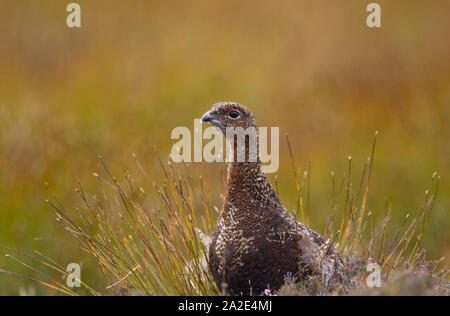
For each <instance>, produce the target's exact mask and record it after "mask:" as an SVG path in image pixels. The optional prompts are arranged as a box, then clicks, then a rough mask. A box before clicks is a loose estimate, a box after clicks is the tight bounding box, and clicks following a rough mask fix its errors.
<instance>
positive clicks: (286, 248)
mask: <svg viewBox="0 0 450 316" xmlns="http://www.w3.org/2000/svg"><path fill="white" fill-rule="evenodd" d="M202 121H204V122H209V123H211V124H212V125H214V126H215V127H217V128H218V129H220V130H221V131H222V133H224V134H225V135H227V131H229V128H234V129H237V128H239V127H241V128H242V129H240V130H248V128H253V129H254V130H256V129H257V126H256V122H255V119H254V118H253V115H252V113H251V112H250V111H249V110H248V109H247V108H246V107H245V106H243V105H240V104H238V103H232V102H223V103H217V104H214V105H213V107H212V109H211V110H210V111H208V112H207V113H205V114H204V115H203V117H202ZM229 135H230V134H229ZM234 137H235V136H233V141H234V140H235V139H234ZM227 138H229V137H227ZM256 142H257V136H256ZM232 143H234V144H233V147H234V150H233V153H234V154H233V158H234V159H233V161H232V162H230V163H229V166H228V176H227V191H226V197H225V201H224V203H223V206H222V210H221V212H220V215H219V218H218V221H217V224H216V227H215V229H214V231H213V234H212V236H211V245H210V247H209V256H208V257H209V266H210V269H211V272H212V275H213V277H214V281H215V282H216V284H217V285H218V287H219V289H225V291H226V292H227V293H229V294H230V295H249V294H254V295H259V294H262V293H263V291H264V290H266V289H270V290H272V291H273V290H278V289H279V288H280V287H281V286H282V285H283V283H284V280H285V277H286V276H288V275H291V276H293V277H296V278H297V279H298V278H301V277H302V276H305V275H307V274H311V273H320V274H322V275H323V276H324V279H325V280H326V282H331V281H335V280H341V279H342V278H343V262H342V259H341V257H340V256H339V254H338V253H337V251H336V250H335V249H334V248H333V247H332V245H331V244H330V242H329V241H328V240H326V239H325V238H323V237H322V236H321V235H319V234H318V233H316V232H315V231H314V230H312V229H311V228H309V227H307V226H305V225H304V224H302V223H300V222H298V221H297V220H296V219H295V218H294V217H293V216H292V215H291V214H290V213H289V212H288V211H287V210H286V208H285V207H284V206H283V204H282V203H281V202H280V199H279V198H278V196H277V195H276V193H275V191H274V189H273V188H272V186H271V184H270V183H269V181H268V180H267V178H266V176H265V175H264V173H263V171H262V170H261V164H260V160H259V156H258V154H257V155H256V156H257V158H256V159H249V158H250V156H251V154H250V152H249V147H250V148H251V146H249V144H250V137H247V138H245V142H244V145H243V146H245V148H244V152H245V159H244V161H242V159H238V158H239V157H237V152H239V147H238V146H239V141H234V142H232ZM257 147H258V146H256V148H257Z"/></svg>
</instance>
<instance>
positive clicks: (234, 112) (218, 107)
mask: <svg viewBox="0 0 450 316" xmlns="http://www.w3.org/2000/svg"><path fill="white" fill-rule="evenodd" d="M202 121H203V122H209V123H211V124H212V125H213V126H215V127H217V128H218V129H220V130H221V131H222V133H224V134H226V129H227V128H228V127H231V128H237V127H242V128H243V129H247V128H248V127H255V128H256V121H255V119H254V118H253V114H252V112H250V111H249V110H248V109H247V108H246V107H245V106H243V105H241V104H239V103H234V102H221V103H216V104H214V105H213V106H212V108H211V110H209V111H208V112H206V113H205V114H204V115H203V116H202Z"/></svg>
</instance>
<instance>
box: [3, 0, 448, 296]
mask: <svg viewBox="0 0 450 316" xmlns="http://www.w3.org/2000/svg"><path fill="white" fill-rule="evenodd" d="M68 3H69V1H47V0H41V1H20V0H19V1H0V36H1V41H0V244H2V245H5V246H8V247H11V248H13V249H18V250H20V251H23V252H26V253H33V252H34V251H39V252H42V253H45V254H46V255H47V256H49V257H50V258H53V259H55V260H57V261H58V262H60V263H62V264H64V265H66V264H68V263H70V262H81V263H82V264H83V270H82V271H83V275H82V277H83V279H84V281H85V282H87V283H89V284H90V285H92V286H93V287H94V288H100V289H103V288H104V287H105V282H104V280H103V277H102V275H101V273H100V270H99V269H98V268H97V266H96V263H95V261H94V260H92V259H90V258H88V257H85V256H80V253H79V251H77V250H74V248H71V247H70V246H66V245H64V244H61V243H58V242H54V241H47V240H36V238H48V239H52V240H66V241H71V239H70V236H69V235H68V234H67V233H66V232H65V231H64V230H63V228H62V227H60V225H59V224H58V223H57V222H56V220H55V212H54V211H53V210H52V209H51V208H50V207H49V206H48V205H47V204H46V203H45V200H46V199H49V198H50V194H49V193H48V191H47V190H46V188H45V186H44V184H45V183H48V184H49V186H50V187H51V188H52V190H53V191H54V192H55V193H56V194H57V195H58V197H59V199H60V200H61V201H62V202H63V204H64V205H66V206H67V207H68V208H74V207H75V206H76V205H77V204H78V203H79V198H78V196H77V195H76V193H75V192H74V188H75V187H76V186H77V182H78V181H81V183H83V185H84V188H85V190H86V191H87V192H89V193H96V190H98V180H97V179H95V178H94V177H93V176H92V173H93V172H95V171H96V170H98V159H97V157H98V156H99V155H102V156H103V157H104V159H105V160H106V161H107V164H108V165H109V166H110V167H111V169H112V170H113V172H115V173H116V174H118V175H119V176H120V175H121V174H123V172H124V171H126V170H128V169H129V168H131V167H130V165H131V164H132V163H133V162H132V160H133V159H132V157H131V153H133V152H135V153H136V154H137V155H138V156H139V157H140V160H141V162H142V163H143V164H144V166H145V168H146V169H147V170H149V171H150V176H151V177H154V178H155V181H158V177H161V170H160V168H159V165H158V162H157V159H156V157H155V154H154V151H153V146H157V148H158V151H159V154H160V156H161V157H163V159H167V157H168V155H169V153H170V148H171V146H172V144H173V143H174V141H172V140H171V139H170V132H171V130H172V129H173V128H174V127H176V126H187V127H189V128H191V129H192V128H193V119H194V118H199V117H200V116H201V115H202V114H203V113H204V112H205V111H206V110H208V109H209V108H210V106H211V104H213V103H215V102H219V101H225V100H227V101H228V100H229V101H236V102H239V103H242V104H244V105H247V106H248V107H249V108H250V109H251V110H252V111H253V113H254V114H255V116H256V119H257V121H258V122H259V124H260V125H264V126H279V127H280V135H281V136H282V138H281V140H280V146H281V148H280V169H279V172H278V174H277V178H278V179H277V181H278V186H279V191H280V197H281V199H282V201H283V202H284V203H285V205H286V206H287V207H288V208H289V209H293V207H294V205H295V199H296V191H295V182H294V178H293V175H292V170H291V162H290V159H289V154H288V150H287V144H286V141H285V139H284V136H283V135H284V134H285V133H289V136H290V140H291V144H292V149H293V152H294V155H295V160H296V165H297V167H300V168H301V169H302V170H305V169H306V168H308V164H309V162H310V161H311V168H312V178H311V225H312V226H313V228H315V229H317V230H319V231H321V232H322V231H323V228H324V225H325V224H326V219H327V216H328V210H329V202H330V199H331V192H332V186H331V177H330V173H331V172H332V171H334V173H335V174H336V179H338V180H339V179H341V178H342V177H343V176H344V175H345V173H346V172H347V164H348V161H347V157H348V156H349V155H351V156H352V157H353V172H354V176H353V178H354V179H353V180H354V181H355V183H359V175H360V174H361V172H362V169H363V165H364V163H365V161H366V160H367V156H368V155H369V152H370V148H371V143H372V138H373V134H374V132H375V131H376V130H378V131H379V132H380V134H379V137H378V140H377V148H376V153H375V165H374V169H373V173H372V182H371V191H370V195H369V202H368V208H369V210H370V211H371V212H373V213H374V216H375V217H377V216H378V217H383V215H384V203H385V202H384V201H385V197H387V198H388V199H389V201H390V203H392V216H393V227H394V228H395V225H399V223H400V222H401V220H402V218H403V216H404V215H405V214H406V213H408V212H410V213H413V214H415V212H418V211H419V209H420V207H421V205H422V203H423V200H424V191H425V188H426V187H427V186H428V185H429V183H430V181H431V175H432V174H433V172H435V171H437V172H438V173H439V174H440V175H441V185H440V191H439V194H438V198H437V201H436V204H435V207H434V209H433V213H432V216H431V220H430V225H429V227H428V228H427V230H426V235H425V238H424V246H425V247H426V248H427V249H428V257H429V258H430V259H439V258H441V257H444V256H445V257H446V258H447V259H445V261H444V263H443V264H444V265H445V264H446V265H448V264H449V263H450V260H449V258H450V232H449V230H447V228H448V225H449V224H450V215H449V207H450V198H449V197H450V184H449V181H450V159H449V157H450V142H449V139H450V126H449V119H450V58H449V56H450V41H449V39H450V19H449V12H450V2H449V1H432V2H425V1H411V0H408V1H377V3H379V4H380V6H381V10H382V11H381V23H382V28H379V29H376V28H374V29H370V28H368V27H367V26H366V17H367V15H368V13H367V12H366V10H365V8H366V6H367V4H368V3H369V1H360V0H351V1H345V2H343V1H339V2H338V1H298V0H296V1H282V2H279V1H278V2H275V1H256V0H255V1H234V0H232V1H221V2H212V1H206V0H205V1H183V2H182V1H133V2H125V1H82V0H79V1H77V3H79V4H80V6H81V20H82V27H81V28H73V29H69V28H68V27H67V26H66V17H67V15H68V13H66V11H65V9H66V5H67V4H68ZM207 170H208V172H209V175H210V178H211V179H212V187H213V188H217V186H218V185H219V184H218V182H219V181H218V178H219V177H220V171H219V170H220V169H219V168H218V167H217V166H207ZM270 179H271V180H274V175H271V176H270ZM218 192H219V189H214V195H215V196H216V197H215V201H216V202H217V204H218V205H219V206H220V198H219V196H218V194H219V193H218ZM5 254H13V252H11V251H10V250H7V249H4V248H0V269H5V270H10V271H15V272H19V273H23V274H26V275H28V276H32V277H38V274H37V273H36V272H34V271H31V270H29V269H26V268H25V267H23V266H22V265H20V264H19V263H17V262H16V261H14V260H13V259H11V258H9V257H6V256H4V255H5ZM6 294H7V295H17V294H53V292H52V291H51V290H48V289H45V288H42V287H39V286H36V285H34V284H33V283H31V282H28V281H23V280H17V279H14V278H11V277H9V276H6V275H3V274H0V295H6Z"/></svg>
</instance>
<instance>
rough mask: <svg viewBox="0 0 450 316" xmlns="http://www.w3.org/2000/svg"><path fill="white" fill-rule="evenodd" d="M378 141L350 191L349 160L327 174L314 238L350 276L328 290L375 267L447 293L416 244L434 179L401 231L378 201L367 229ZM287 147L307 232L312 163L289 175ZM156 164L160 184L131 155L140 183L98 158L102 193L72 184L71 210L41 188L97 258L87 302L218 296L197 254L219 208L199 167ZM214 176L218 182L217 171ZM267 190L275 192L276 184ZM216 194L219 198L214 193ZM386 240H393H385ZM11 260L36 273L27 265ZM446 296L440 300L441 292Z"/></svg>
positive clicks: (295, 290) (47, 261) (52, 282)
mask: <svg viewBox="0 0 450 316" xmlns="http://www.w3.org/2000/svg"><path fill="white" fill-rule="evenodd" d="M377 134H378V133H375V136H374V139H373V144H372V147H371V150H370V153H369V156H368V158H367V161H366V163H365V165H364V167H363V170H362V175H361V178H360V181H359V182H358V183H357V185H356V186H355V185H354V183H353V182H352V173H353V171H352V169H353V166H352V157H348V172H347V174H346V175H344V176H343V177H342V179H341V180H340V181H339V182H338V183H337V181H336V177H335V175H334V173H332V174H331V180H332V192H333V194H332V197H331V202H330V212H329V217H328V221H327V225H326V228H325V231H324V232H323V234H324V235H325V236H326V237H327V238H329V239H330V240H331V241H332V242H333V243H334V245H335V247H336V248H337V249H338V251H339V252H340V253H341V255H342V257H343V258H344V260H345V261H346V267H347V268H346V269H347V272H348V277H349V282H345V284H342V285H341V286H340V288H339V289H338V290H337V293H339V294H349V293H352V291H355V290H356V291H357V290H361V289H362V290H366V289H367V288H366V287H365V279H366V277H367V274H368V273H367V271H366V270H365V267H366V266H367V264H368V263H371V262H376V263H378V264H379V265H380V266H381V268H382V272H383V278H384V282H385V283H386V282H387V283H389V282H390V280H391V279H392V280H398V279H399V278H398V273H400V272H401V273H403V274H402V275H404V273H406V272H408V273H410V275H411V276H412V275H413V273H416V272H417V271H418V270H420V269H422V268H424V267H425V266H426V267H428V268H429V269H428V270H427V271H428V272H429V273H430V274H431V276H432V278H435V279H434V280H437V281H436V282H437V283H438V284H439V287H440V290H441V289H445V291H448V271H447V270H441V271H440V272H438V271H435V270H436V268H437V266H438V264H439V260H437V261H433V262H428V261H426V258H425V249H423V247H422V238H423V235H424V233H425V230H426V227H427V223H428V221H429V218H430V216H431V213H432V208H433V204H434V201H435V199H436V194H437V191H438V188H439V180H440V177H439V175H437V174H436V173H434V174H433V175H432V177H431V182H430V184H429V185H428V187H427V188H426V190H425V195H424V201H423V205H422V207H421V208H420V209H419V210H418V211H417V212H416V213H415V214H406V215H405V217H404V219H403V222H402V224H401V225H400V227H390V225H389V224H390V219H391V212H392V209H391V205H390V204H389V202H388V200H387V199H386V201H385V209H384V210H378V212H383V214H384V217H383V219H382V220H381V221H380V222H375V221H374V219H373V212H372V211H370V209H369V208H368V207H367V198H368V194H369V191H370V183H371V174H372V172H371V171H372V166H373V163H374V158H375V145H376V137H377ZM286 140H287V143H288V148H289V154H290V157H291V162H292V170H293V176H294V178H295V185H296V189H297V198H296V207H295V209H294V210H293V213H294V214H295V215H296V217H297V218H298V219H299V220H301V221H303V222H305V223H308V225H309V221H310V219H309V213H310V209H309V208H310V203H309V196H310V177H311V163H309V165H308V168H307V169H306V170H305V171H303V172H302V171H301V170H300V169H297V168H296V165H295V159H294V155H293V153H292V150H291V145H290V142H289V137H288V136H287V135H286ZM156 157H158V158H157V159H159V162H160V165H161V171H162V175H163V178H162V180H161V182H162V183H161V184H157V183H156V182H155V181H154V179H152V178H151V177H150V176H149V174H148V173H147V172H146V171H145V169H144V168H143V167H142V165H141V163H140V162H139V160H138V158H137V157H136V156H135V155H134V154H133V158H134V162H135V165H136V167H137V170H139V173H140V175H139V177H138V178H139V179H140V180H138V178H137V177H135V176H133V175H132V174H131V173H130V172H125V173H124V174H123V176H122V177H121V178H116V176H114V175H113V174H112V172H111V171H110V170H109V168H108V167H107V164H106V163H105V161H104V160H103V158H102V157H99V160H100V165H101V166H102V171H101V172H98V173H94V176H95V177H96V178H97V179H98V180H99V182H100V184H101V187H102V189H101V192H102V195H101V196H100V195H89V194H88V193H86V192H85V190H84V189H83V186H82V185H81V183H79V184H78V188H77V190H76V191H77V193H78V194H79V197H80V200H81V202H82V207H81V208H80V209H78V208H66V207H65V206H64V205H63V203H61V202H60V201H59V200H58V198H57V197H56V195H55V194H53V193H52V191H51V190H50V189H49V192H50V193H51V195H52V199H51V200H49V201H47V202H48V204H49V205H50V206H51V207H52V208H53V209H54V210H55V211H56V215H57V220H58V222H59V223H60V224H62V225H63V227H64V228H65V229H66V230H67V231H68V232H69V234H70V235H71V236H72V238H73V240H74V241H75V244H76V247H77V249H78V251H80V252H85V253H88V254H89V255H90V256H92V257H93V258H94V259H95V260H96V261H97V263H98V267H99V273H101V274H102V275H103V276H104V278H105V280H106V282H107V284H108V285H107V287H106V288H104V289H93V288H91V287H89V286H88V285H87V284H85V283H82V285H83V287H85V289H86V290H87V291H88V292H89V293H90V294H92V295H104V294H112V293H115V294H116V295H219V294H221V293H220V291H219V290H218V288H217V287H216V285H215V284H214V282H213V280H212V277H211V274H210V273H209V268H208V263H207V260H208V258H207V255H206V254H207V251H208V246H209V237H208V235H209V234H210V233H211V231H212V229H213V227H214V223H215V221H216V218H217V215H218V211H219V209H218V206H216V205H214V204H213V202H212V198H211V190H210V185H209V181H208V174H207V172H206V168H205V166H204V165H202V166H201V170H202V176H200V177H199V176H195V175H194V173H193V170H192V169H193V168H192V166H189V165H187V164H182V165H176V166H175V165H173V164H172V163H170V162H169V163H168V164H164V163H163V162H162V161H161V159H160V158H159V156H158V155H157V154H156ZM221 176H222V181H224V179H223V177H224V172H222V173H221ZM275 187H276V190H278V188H277V183H276V184H275ZM221 196H222V198H223V188H222V195H221ZM312 226H313V227H314V225H312ZM388 232H389V233H390V234H388ZM388 235H392V236H393V237H392V238H390V239H388V238H387V236H388ZM71 246H73V245H71ZM9 250H10V251H12V250H11V249H9ZM15 253H16V255H18V256H25V257H27V258H28V259H31V260H34V261H36V262H37V263H40V264H42V265H45V266H47V267H50V268H51V269H54V270H55V271H57V272H59V273H61V274H62V275H63V276H67V275H68V273H67V272H66V271H65V268H64V267H62V266H61V265H59V264H58V263H56V262H54V261H53V260H52V259H51V258H48V257H46V256H45V255H43V254H41V253H38V254H37V257H35V256H33V257H32V256H29V255H27V254H24V253H22V252H17V251H15ZM11 258H14V260H17V261H18V262H19V263H21V264H23V265H25V266H26V267H27V268H29V269H31V270H33V271H35V272H36V271H38V268H36V266H35V265H30V264H28V263H25V262H24V261H22V260H19V259H18V258H16V257H12V256H11ZM405 271H406V272H405ZM0 272H2V273H6V274H10V275H12V276H14V277H20V278H25V279H28V280H30V281H34V282H37V283H39V284H41V285H43V286H46V287H50V288H52V289H54V290H56V291H59V292H60V293H62V294H67V295H78V292H77V290H76V289H75V290H74V289H71V288H69V287H68V286H67V285H66V284H65V282H64V281H60V280H57V279H54V278H51V277H49V276H47V275H44V274H42V275H41V276H42V279H41V280H37V279H32V278H28V277H26V276H23V275H19V274H16V273H13V272H9V271H3V270H0ZM320 283H321V280H320V279H318V277H316V276H313V277H312V278H311V279H309V280H306V281H302V282H300V285H299V284H295V282H294V281H292V280H291V281H289V280H287V281H286V287H284V288H283V289H282V290H281V291H280V294H283V293H284V294H289V295H295V294H329V293H330V289H328V288H325V287H321V286H320V285H318V284H320ZM433 284H435V283H433ZM305 289H306V291H304V290H305ZM318 289H320V290H318ZM445 291H441V292H439V293H441V294H447V292H445ZM361 293H364V292H361ZM364 294H367V293H364Z"/></svg>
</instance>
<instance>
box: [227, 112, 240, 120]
mask: <svg viewBox="0 0 450 316" xmlns="http://www.w3.org/2000/svg"><path fill="white" fill-rule="evenodd" d="M240 115H241V113H239V111H231V112H230V113H228V116H229V117H231V118H232V119H237V118H238V117H239V116H240Z"/></svg>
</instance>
